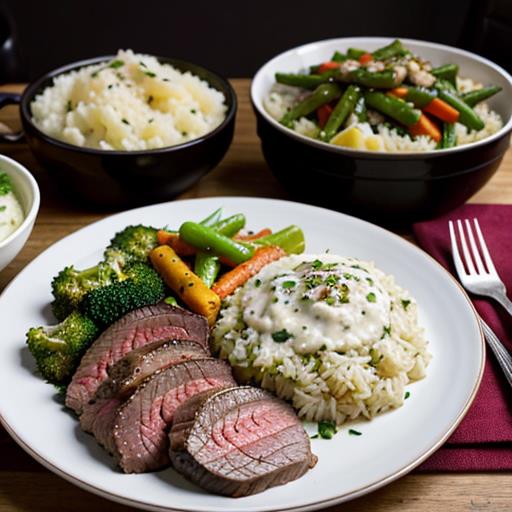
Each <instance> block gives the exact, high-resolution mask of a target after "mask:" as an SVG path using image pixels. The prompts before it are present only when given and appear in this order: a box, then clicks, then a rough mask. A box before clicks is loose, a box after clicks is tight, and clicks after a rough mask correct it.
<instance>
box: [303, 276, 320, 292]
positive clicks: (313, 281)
mask: <svg viewBox="0 0 512 512" xmlns="http://www.w3.org/2000/svg"><path fill="white" fill-rule="evenodd" d="M305 283H306V288H307V289H308V290H311V289H312V288H316V287H317V286H320V285H321V284H322V278H321V277H320V276H311V277H308V278H307V279H306V281H305Z"/></svg>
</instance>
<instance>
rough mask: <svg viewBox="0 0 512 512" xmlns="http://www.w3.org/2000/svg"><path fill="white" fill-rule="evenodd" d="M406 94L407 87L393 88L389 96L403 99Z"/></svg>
mask: <svg viewBox="0 0 512 512" xmlns="http://www.w3.org/2000/svg"><path fill="white" fill-rule="evenodd" d="M408 92H409V91H408V90H407V87H395V88H394V89H391V90H390V91H389V94H392V95H393V96H396V97H397V98H405V97H406V96H407V93H408Z"/></svg>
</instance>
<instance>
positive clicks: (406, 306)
mask: <svg viewBox="0 0 512 512" xmlns="http://www.w3.org/2000/svg"><path fill="white" fill-rule="evenodd" d="M401 302H402V307H403V308H404V309H405V310H406V311H407V308H408V307H409V304H410V303H411V301H410V300H405V299H402V301H401Z"/></svg>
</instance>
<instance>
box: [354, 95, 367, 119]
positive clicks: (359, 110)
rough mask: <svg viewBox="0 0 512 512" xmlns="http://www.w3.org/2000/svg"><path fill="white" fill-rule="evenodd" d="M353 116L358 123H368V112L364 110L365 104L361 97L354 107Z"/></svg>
mask: <svg viewBox="0 0 512 512" xmlns="http://www.w3.org/2000/svg"><path fill="white" fill-rule="evenodd" d="M354 114H355V115H356V116H357V120H358V121H359V122H360V123H366V122H367V121H368V111H367V110H366V103H365V101H364V97H363V96H361V97H360V98H359V99H358V100H357V103H356V106H355V107H354Z"/></svg>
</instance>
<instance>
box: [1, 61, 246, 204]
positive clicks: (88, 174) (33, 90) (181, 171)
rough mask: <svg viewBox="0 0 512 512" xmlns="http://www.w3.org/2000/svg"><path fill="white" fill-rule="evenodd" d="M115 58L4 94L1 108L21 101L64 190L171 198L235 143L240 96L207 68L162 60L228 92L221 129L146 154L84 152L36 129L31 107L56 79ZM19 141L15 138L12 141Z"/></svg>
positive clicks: (126, 199) (132, 199) (41, 156)
mask: <svg viewBox="0 0 512 512" xmlns="http://www.w3.org/2000/svg"><path fill="white" fill-rule="evenodd" d="M112 58H113V57H112V56H106V57H97V58H94V59H89V60H84V61H80V62H76V63H73V64H70V65H68V66H64V67H62V68H59V69H56V70H54V71H52V72H50V73H48V74H46V75H44V76H42V77H41V78H39V79H38V80H36V81H35V82H33V83H32V84H30V85H29V86H28V87H27V89H26V90H25V92H24V93H23V95H22V96H21V97H20V96H19V95H12V94H11V95H5V94H4V95H3V96H2V97H1V98H0V100H1V101H0V106H2V105H4V104H9V103H16V102H19V103H20V112H21V119H22V124H23V130H24V135H25V137H26V140H27V142H28V145H29V147H30V149H31V150H32V151H33V153H34V155H35V156H36V158H37V159H38V160H39V161H40V162H41V164H42V165H43V166H44V167H45V168H46V169H47V170H48V172H49V173H50V174H51V175H53V176H54V177H55V178H57V180H58V181H59V183H60V184H61V185H62V186H63V188H65V189H66V190H70V191H72V192H73V193H74V194H76V195H77V196H78V197H79V198H80V199H82V200H84V201H85V202H87V203H94V204H99V205H103V206H108V207H124V206H130V205H139V204H147V203H153V202H159V201H164V200H167V199H170V198H172V197H174V196H176V195H177V194H179V193H181V192H183V191H184V190H185V189H187V188H188V187H190V186H191V185H192V184H194V183H195V182H196V181H198V180H199V179H200V178H201V177H202V176H203V175H205V174H206V173H207V172H208V171H210V170H211V169H213V168H214V167H215V166H216V165H217V164H218V163H219V162H220V161H221V160H222V158H223V157H224V155H225V153H226V151H227V150H228V148H229V145H230V144H231V141H232V139H233V131H234V127H235V114H236V109H237V100H236V95H235V92H234V90H233V88H232V87H231V85H230V84H229V83H228V81H227V80H225V79H224V78H221V77H220V76H219V75H217V74H216V73H213V72H212V71H209V70H207V69H205V68H203V67H201V66H197V65H195V64H191V63H189V62H185V61H181V60H177V59H171V58H167V57H157V59H158V61H159V62H161V63H163V64H171V65H172V66H174V67H176V68H177V69H179V70H181V71H190V72H191V73H192V74H194V75H196V76H198V77H200V78H202V79H203V80H205V81H206V82H208V83H209V84H210V86H212V87H214V88H215V89H217V90H219V91H220V92H222V93H223V94H224V96H225V98H226V99H225V102H226V105H227V112H226V118H225V119H224V121H223V122H222V124H221V125H219V126H218V127H217V128H216V129H215V130H213V131H212V132H209V133H207V134H206V135H204V136H202V137H200V138H197V139H194V140H191V141H189V142H185V143H183V144H179V145H176V146H169V147H165V148H161V149H152V150H144V151H108V150H99V149H91V148H82V147H79V146H74V145H71V144H67V143H65V142H61V141H59V140H56V139H54V138H52V137H49V136H47V135H45V134H44V133H43V132H42V131H41V130H39V129H38V128H37V127H36V126H35V125H34V123H33V122H32V114H31V111H30V104H31V102H32V100H33V99H34V97H35V96H36V95H37V94H39V93H41V92H42V91H43V90H44V89H45V88H46V87H48V86H51V85H52V84H53V79H54V78H55V77H56V76H58V75H61V74H63V73H67V72H69V71H72V70H75V69H78V68H81V67H84V66H89V65H91V64H96V63H98V62H102V61H108V60H111V59H112ZM14 139H16V137H13V136H10V138H9V139H8V140H9V141H10V142H12V141H13V140H14Z"/></svg>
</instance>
